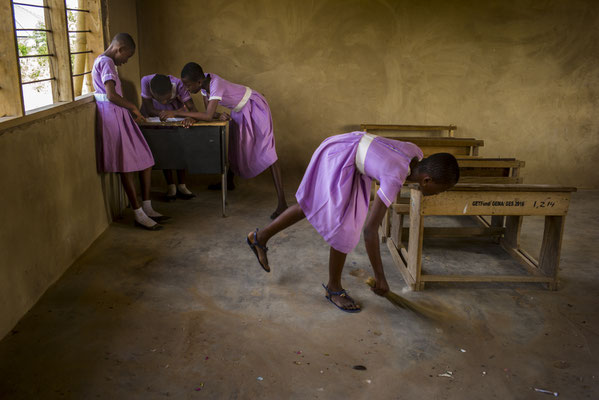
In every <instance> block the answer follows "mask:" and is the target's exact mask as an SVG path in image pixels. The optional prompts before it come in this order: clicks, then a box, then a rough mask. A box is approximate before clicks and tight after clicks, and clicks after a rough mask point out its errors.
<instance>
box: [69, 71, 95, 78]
mask: <svg viewBox="0 0 599 400" xmlns="http://www.w3.org/2000/svg"><path fill="white" fill-rule="evenodd" d="M91 73H92V72H91V71H87V72H82V73H80V74H74V75H71V76H72V77H73V78H74V77H76V76H81V75H87V74H91Z"/></svg>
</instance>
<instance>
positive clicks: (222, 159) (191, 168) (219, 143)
mask: <svg viewBox="0 0 599 400" xmlns="http://www.w3.org/2000/svg"><path fill="white" fill-rule="evenodd" d="M227 124H228V123H227V122H226V121H211V122H197V123H195V124H193V125H192V126H191V127H189V128H184V127H183V126H181V124H180V123H178V122H144V123H142V124H140V125H139V127H140V129H141V131H142V133H143V135H144V137H145V138H146V141H147V142H148V145H149V146H150V149H151V150H152V155H153V156H154V161H155V165H154V169H187V171H188V172H189V173H191V174H220V175H221V182H222V192H221V193H222V213H223V217H225V216H226V201H227V167H228V162H227V137H226V132H227V129H226V128H227Z"/></svg>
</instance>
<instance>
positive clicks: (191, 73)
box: [181, 62, 204, 82]
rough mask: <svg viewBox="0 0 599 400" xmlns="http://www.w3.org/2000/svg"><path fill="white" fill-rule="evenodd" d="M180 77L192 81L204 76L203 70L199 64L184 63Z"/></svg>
mask: <svg viewBox="0 0 599 400" xmlns="http://www.w3.org/2000/svg"><path fill="white" fill-rule="evenodd" d="M181 78H185V79H191V80H192V81H196V82H197V81H199V80H200V79H203V78H204V71H203V70H202V67H201V66H200V64H197V63H194V62H189V63H187V64H185V66H184V67H183V69H182V70H181Z"/></svg>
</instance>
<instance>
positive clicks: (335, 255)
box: [327, 247, 360, 310]
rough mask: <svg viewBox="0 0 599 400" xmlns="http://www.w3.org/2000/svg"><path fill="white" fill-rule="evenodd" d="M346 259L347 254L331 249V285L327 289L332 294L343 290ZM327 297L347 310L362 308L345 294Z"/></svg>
mask: <svg viewBox="0 0 599 400" xmlns="http://www.w3.org/2000/svg"><path fill="white" fill-rule="evenodd" d="M346 257H347V254H345V253H342V252H340V251H338V250H335V249H334V248H332V247H331V251H330V253H329V283H328V284H327V288H328V289H329V291H331V292H340V291H341V290H343V286H341V273H342V272H343V266H344V265H345V258H346ZM327 295H328V296H329V297H330V298H331V301H333V302H334V303H335V304H337V305H338V306H339V307H341V308H343V309H345V310H356V309H359V308H360V306H358V305H357V304H356V303H354V302H353V301H351V300H350V299H349V298H348V297H347V296H345V295H343V294H341V295H334V294H333V295H329V294H328V293H327Z"/></svg>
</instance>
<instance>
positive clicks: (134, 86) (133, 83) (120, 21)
mask: <svg viewBox="0 0 599 400" xmlns="http://www.w3.org/2000/svg"><path fill="white" fill-rule="evenodd" d="M105 4H106V13H107V15H106V22H107V30H108V32H106V37H107V39H108V40H107V41H108V43H110V40H112V38H113V37H114V36H115V35H116V34H117V33H120V32H127V33H128V34H130V35H131V36H132V37H133V40H135V43H137V44H138V48H137V49H136V50H137V51H136V52H135V54H134V55H133V57H131V58H130V59H129V60H128V61H127V63H126V64H124V65H121V66H120V67H118V71H119V78H120V79H121V83H122V85H123V95H124V96H125V97H126V98H127V99H129V100H130V101H132V102H133V103H134V104H136V105H137V106H138V107H140V106H141V97H140V96H141V94H140V93H141V76H140V75H139V52H140V49H139V38H138V33H137V6H136V4H135V0H106V1H105Z"/></svg>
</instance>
